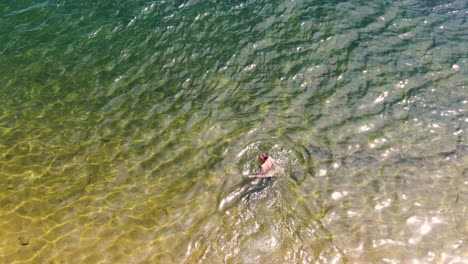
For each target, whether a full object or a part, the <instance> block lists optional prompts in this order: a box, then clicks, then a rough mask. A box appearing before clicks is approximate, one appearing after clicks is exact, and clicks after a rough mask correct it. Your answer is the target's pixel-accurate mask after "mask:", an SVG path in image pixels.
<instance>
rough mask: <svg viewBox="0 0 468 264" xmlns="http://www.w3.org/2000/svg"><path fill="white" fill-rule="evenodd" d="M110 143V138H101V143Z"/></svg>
mask: <svg viewBox="0 0 468 264" xmlns="http://www.w3.org/2000/svg"><path fill="white" fill-rule="evenodd" d="M109 141H110V139H108V138H101V142H104V143H107V142H109Z"/></svg>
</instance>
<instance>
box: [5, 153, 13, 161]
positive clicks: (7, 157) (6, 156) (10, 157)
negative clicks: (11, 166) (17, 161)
mask: <svg viewBox="0 0 468 264" xmlns="http://www.w3.org/2000/svg"><path fill="white" fill-rule="evenodd" d="M12 158H13V155H12V154H6V155H5V160H11V159H12Z"/></svg>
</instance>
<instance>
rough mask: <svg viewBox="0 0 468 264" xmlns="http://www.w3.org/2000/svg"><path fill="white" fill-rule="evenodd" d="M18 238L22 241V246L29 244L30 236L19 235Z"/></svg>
mask: <svg viewBox="0 0 468 264" xmlns="http://www.w3.org/2000/svg"><path fill="white" fill-rule="evenodd" d="M18 240H19V241H20V244H21V245H22V246H27V245H29V238H28V237H23V236H19V237H18Z"/></svg>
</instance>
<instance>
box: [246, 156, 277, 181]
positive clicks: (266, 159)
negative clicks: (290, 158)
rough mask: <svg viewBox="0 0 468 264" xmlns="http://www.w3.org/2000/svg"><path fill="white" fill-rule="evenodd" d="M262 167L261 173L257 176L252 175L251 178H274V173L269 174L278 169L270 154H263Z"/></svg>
mask: <svg viewBox="0 0 468 264" xmlns="http://www.w3.org/2000/svg"><path fill="white" fill-rule="evenodd" d="M259 159H260V162H262V165H261V166H260V173H259V174H255V175H250V176H249V178H270V177H273V175H274V173H273V174H272V173H268V172H270V171H272V169H273V168H275V167H276V162H275V160H274V159H273V158H272V157H270V154H268V153H266V152H263V153H262V155H260V157H259Z"/></svg>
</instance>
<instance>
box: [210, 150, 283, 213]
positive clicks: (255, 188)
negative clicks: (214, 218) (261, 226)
mask: <svg viewBox="0 0 468 264" xmlns="http://www.w3.org/2000/svg"><path fill="white" fill-rule="evenodd" d="M259 160H260V162H261V165H260V169H259V172H258V173H256V174H251V175H248V176H247V177H246V179H248V182H247V183H245V181H244V182H243V183H241V184H242V186H241V187H237V188H235V190H234V191H233V192H231V193H229V194H228V195H227V196H225V197H224V198H223V199H222V200H221V202H220V203H219V210H220V211H224V210H226V209H227V208H229V207H231V206H232V205H233V204H234V203H235V202H237V201H239V200H242V199H247V200H250V199H253V198H254V196H258V195H260V194H261V192H262V191H263V190H265V189H266V188H268V187H269V186H272V184H273V183H274V179H275V178H278V177H280V176H284V168H283V167H282V166H281V165H280V164H278V163H277V162H276V161H275V160H274V159H273V158H272V157H271V156H270V155H269V154H268V153H266V152H264V153H262V154H261V155H260V157H259ZM244 177H245V176H244Z"/></svg>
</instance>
